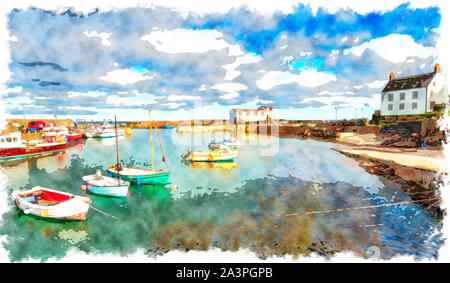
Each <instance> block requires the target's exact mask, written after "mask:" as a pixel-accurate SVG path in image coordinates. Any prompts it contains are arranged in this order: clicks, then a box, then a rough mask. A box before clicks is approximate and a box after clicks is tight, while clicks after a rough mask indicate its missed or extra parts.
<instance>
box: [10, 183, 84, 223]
mask: <svg viewBox="0 0 450 283" xmlns="http://www.w3.org/2000/svg"><path fill="white" fill-rule="evenodd" d="M12 197H13V199H14V202H15V204H16V206H17V208H19V209H20V210H22V211H23V212H24V213H25V214H31V215H35V216H38V217H42V218H52V219H61V220H78V221H85V220H86V216H87V213H88V210H89V207H90V204H91V203H92V201H91V199H90V198H88V197H83V196H77V195H73V194H70V193H65V192H60V191H57V190H52V189H47V188H43V187H40V186H36V187H33V188H32V189H31V190H28V191H23V192H20V191H13V192H12Z"/></svg>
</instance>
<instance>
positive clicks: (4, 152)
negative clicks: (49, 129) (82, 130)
mask: <svg viewBox="0 0 450 283" xmlns="http://www.w3.org/2000/svg"><path fill="white" fill-rule="evenodd" d="M80 141H81V140H80V139H78V140H74V141H72V142H68V141H67V139H66V137H65V136H59V139H58V138H55V139H54V140H51V141H50V140H43V139H35V140H22V139H21V134H20V133H10V134H8V135H3V136H0V161H8V160H15V159H23V158H28V157H35V156H42V155H49V154H54V153H57V152H61V151H64V150H65V149H67V148H69V147H72V146H74V145H76V144H78V143H79V142H80Z"/></svg>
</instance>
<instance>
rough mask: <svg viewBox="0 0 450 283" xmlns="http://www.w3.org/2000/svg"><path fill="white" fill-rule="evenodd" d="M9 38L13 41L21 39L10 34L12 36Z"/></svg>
mask: <svg viewBox="0 0 450 283" xmlns="http://www.w3.org/2000/svg"><path fill="white" fill-rule="evenodd" d="M9 40H11V41H12V42H17V41H19V39H18V38H17V36H15V35H12V36H10V37H9Z"/></svg>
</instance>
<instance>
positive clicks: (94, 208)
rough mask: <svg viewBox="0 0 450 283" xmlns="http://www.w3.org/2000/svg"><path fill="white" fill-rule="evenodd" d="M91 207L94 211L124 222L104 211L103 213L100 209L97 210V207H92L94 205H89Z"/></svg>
mask: <svg viewBox="0 0 450 283" xmlns="http://www.w3.org/2000/svg"><path fill="white" fill-rule="evenodd" d="M89 207H90V208H92V209H93V210H95V211H97V212H100V213H102V214H104V215H106V216H109V217H112V218H114V219H117V220H122V219H120V218H119V217H117V216H114V215H111V214H109V213H106V212H104V211H101V210H100V209H98V208H96V207H94V206H92V205H89Z"/></svg>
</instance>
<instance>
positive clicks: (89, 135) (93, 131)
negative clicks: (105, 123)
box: [83, 126, 100, 138]
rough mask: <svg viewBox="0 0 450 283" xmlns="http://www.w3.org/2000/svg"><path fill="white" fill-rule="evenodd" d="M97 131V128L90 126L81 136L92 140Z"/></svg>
mask: <svg viewBox="0 0 450 283" xmlns="http://www.w3.org/2000/svg"><path fill="white" fill-rule="evenodd" d="M99 130H100V129H99V128H97V127H95V126H91V127H90V128H89V129H87V130H86V132H84V133H83V136H84V137H85V138H93V137H95V136H96V135H97V133H98V132H99Z"/></svg>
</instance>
